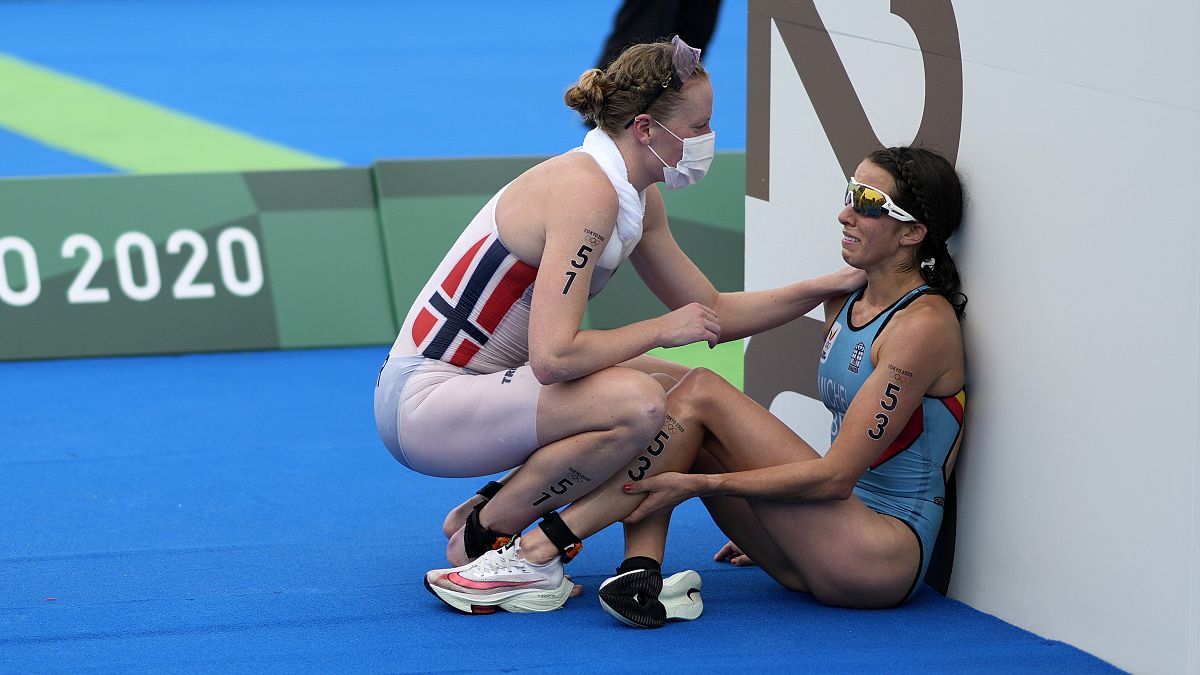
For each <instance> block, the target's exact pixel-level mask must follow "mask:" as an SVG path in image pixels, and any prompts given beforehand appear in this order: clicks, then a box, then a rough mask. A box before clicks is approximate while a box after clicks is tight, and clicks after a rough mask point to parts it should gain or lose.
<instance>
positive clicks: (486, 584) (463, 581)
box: [446, 572, 525, 591]
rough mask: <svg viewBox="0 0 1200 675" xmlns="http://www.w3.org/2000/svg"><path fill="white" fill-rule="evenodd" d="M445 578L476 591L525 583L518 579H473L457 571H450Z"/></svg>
mask: <svg viewBox="0 0 1200 675" xmlns="http://www.w3.org/2000/svg"><path fill="white" fill-rule="evenodd" d="M446 578H447V579H449V580H450V581H452V582H454V583H455V584H457V585H459V586H462V587H463V588H473V589H475V590H477V591H486V590H491V589H493V588H505V587H511V586H524V585H525V584H523V583H521V582H519V581H473V580H471V579H468V578H466V577H463V576H459V574H458V572H451V573H450V574H447V575H446Z"/></svg>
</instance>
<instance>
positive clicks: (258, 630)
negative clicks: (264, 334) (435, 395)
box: [0, 347, 1112, 673]
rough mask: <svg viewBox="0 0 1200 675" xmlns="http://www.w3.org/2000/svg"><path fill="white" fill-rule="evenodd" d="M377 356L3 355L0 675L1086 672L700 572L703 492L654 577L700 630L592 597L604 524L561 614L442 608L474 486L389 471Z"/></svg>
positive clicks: (953, 632)
mask: <svg viewBox="0 0 1200 675" xmlns="http://www.w3.org/2000/svg"><path fill="white" fill-rule="evenodd" d="M385 352H386V348H385V347H371V348H355V349H329V350H314V351H287V352H261V353H228V354H208V355H187V356H168V357H138V358H119V359H88V360H64V361H40V362H16V363H13V362H10V363H0V439H2V440H0V443H2V444H3V445H2V446H0V447H2V449H3V452H2V453H0V475H2V476H3V482H2V484H3V488H4V489H3V490H0V523H3V524H4V526H3V528H0V589H2V590H0V671H3V672H61V671H71V672H76V671H87V672H145V671H169V672H179V671H184V672H196V671H199V672H230V671H233V672H250V671H253V672H289V673H290V672H297V671H299V672H322V673H325V672H355V673H359V672H464V671H477V670H483V669H495V670H503V671H519V672H562V671H563V670H564V669H565V670H568V671H583V672H602V671H612V670H616V669H618V668H623V669H624V668H627V669H638V670H641V669H653V670H662V671H666V672H683V671H697V670H700V669H705V670H712V669H722V670H734V669H739V670H771V671H782V670H787V671H804V672H832V673H838V672H845V673H850V672H855V673H857V672H864V671H879V672H884V671H886V672H914V673H915V672H923V673H928V672H947V673H949V672H955V673H957V672H963V671H971V672H1005V673H1008V672H1062V673H1067V672H1070V673H1078V672H1104V671H1110V670H1112V669H1111V667H1110V666H1108V665H1107V664H1105V663H1104V662H1102V661H1100V660H1098V659H1096V658H1094V657H1092V656H1089V655H1088V654H1086V653H1084V652H1081V651H1079V650H1077V649H1075V648H1073V647H1071V646H1069V645H1066V644H1063V643H1060V642H1055V641H1051V640H1045V639H1042V638H1040V637H1038V636H1036V635H1033V634H1031V633H1028V632H1026V631H1023V630H1020V629H1018V628H1016V627H1014V626H1011V625H1009V624H1006V623H1004V622H1003V621H1000V620H999V619H997V618H995V617H992V616H989V615H987V614H983V613H981V612H978V611H976V610H973V609H971V608H970V607H967V606H966V605H963V604H961V603H959V602H956V601H953V600H948V599H946V598H942V597H941V596H939V595H937V594H936V593H934V592H933V591H932V590H930V589H928V588H926V589H925V590H924V591H923V592H921V593H920V594H919V595H918V596H917V597H916V598H915V600H914V601H913V602H911V603H910V604H908V605H906V606H904V607H901V608H899V609H895V610H887V611H854V610H841V609H832V608H828V607H823V606H821V605H819V604H817V603H816V602H814V601H813V600H812V599H811V598H810V597H808V596H806V595H801V594H796V593H792V592H789V591H786V590H784V589H782V588H781V587H779V586H778V585H776V584H775V583H774V582H772V581H771V580H770V579H769V578H767V577H766V575H765V574H763V573H762V572H761V571H760V570H758V569H739V568H732V567H728V566H718V565H717V564H716V563H713V562H712V561H711V556H712V554H713V552H715V550H716V549H717V548H719V547H720V545H721V544H722V543H724V539H723V538H722V536H721V534H720V532H719V531H718V530H717V529H716V528H715V526H714V525H713V524H712V522H711V520H709V519H708V517H707V514H706V513H705V512H704V510H703V508H702V507H700V506H699V505H698V503H696V502H689V503H687V504H685V505H683V506H682V507H680V508H679V509H678V510H677V511H676V514H677V515H676V519H675V522H674V523H673V526H672V532H671V537H670V541H669V553H668V559H667V561H666V568H667V569H668V570H677V569H682V568H685V567H691V568H694V569H697V570H698V571H700V573H701V574H702V576H703V578H704V597H705V601H706V609H705V613H704V615H703V616H702V617H701V618H700V619H699V620H697V621H694V622H690V623H679V624H672V625H669V626H667V627H665V628H663V629H661V630H657V631H643V630H636V629H631V628H627V627H625V626H622V625H620V624H618V623H617V622H616V621H614V620H613V619H612V618H611V617H609V616H608V615H607V614H605V613H604V612H603V611H601V609H600V607H599V605H598V603H597V600H596V596H595V589H596V587H597V586H598V585H599V583H600V582H601V581H602V580H603V579H604V578H605V577H607V576H609V575H610V574H611V573H612V569H613V568H614V567H615V565H616V564H617V563H618V562H619V561H620V558H621V537H620V532H619V531H618V530H617V529H616V528H610V529H609V530H606V531H604V532H602V533H600V534H599V535H597V536H596V537H594V538H593V539H590V540H589V541H588V545H587V549H586V550H585V552H584V553H583V554H582V555H581V556H580V557H579V558H578V559H577V560H576V561H574V562H573V563H571V567H570V572H571V573H573V574H574V576H575V577H576V580H577V581H579V582H581V583H583V584H584V585H585V587H586V588H587V592H586V593H585V595H584V596H582V597H579V598H575V599H573V600H571V601H570V602H569V603H568V604H567V606H566V607H565V608H564V609H563V610H561V611H558V612H554V613H551V614H538V615H517V614H507V613H500V614H496V615H492V616H467V615H462V614H458V613H455V612H453V611H451V610H449V609H448V608H446V607H445V606H443V605H442V604H441V603H440V602H438V601H437V600H436V599H435V598H433V597H432V596H431V595H429V593H428V592H427V591H426V590H425V588H424V587H423V585H422V583H421V578H422V574H423V573H424V571H425V570H427V569H429V568H433V567H440V566H443V564H444V557H443V553H444V546H445V540H444V538H443V537H442V535H441V531H440V525H441V521H442V518H443V516H444V514H445V512H446V510H447V509H448V508H449V507H451V506H453V505H454V504H456V503H458V502H459V501H460V500H462V499H463V498H465V496H466V495H469V494H470V493H471V492H473V491H474V489H475V488H476V487H478V484H479V483H480V481H478V480H449V479H434V478H429V477H425V476H421V475H418V474H415V473H412V472H410V471H408V470H407V469H404V468H403V467H402V466H401V465H400V464H398V463H397V462H396V461H395V460H394V459H392V457H391V456H390V455H389V454H388V452H387V450H386V449H384V448H383V446H382V444H381V443H380V442H379V439H378V437H377V436H376V435H375V430H374V425H373V421H372V413H371V410H372V403H371V397H372V386H373V384H374V379H375V373H376V371H377V369H378V366H379V363H380V362H381V361H382V358H383V355H384V353H385Z"/></svg>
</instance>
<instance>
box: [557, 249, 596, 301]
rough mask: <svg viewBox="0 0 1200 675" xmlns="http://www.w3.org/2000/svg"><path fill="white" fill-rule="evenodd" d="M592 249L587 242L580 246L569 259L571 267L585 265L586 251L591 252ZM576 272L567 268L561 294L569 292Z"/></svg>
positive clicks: (578, 267) (579, 268)
mask: <svg viewBox="0 0 1200 675" xmlns="http://www.w3.org/2000/svg"><path fill="white" fill-rule="evenodd" d="M593 250H594V249H593V248H592V247H591V246H588V245H587V244H583V245H582V246H580V247H579V252H578V253H576V254H575V259H573V260H572V261H571V267H574V268H575V269H577V270H581V269H583V268H584V267H586V266H587V264H588V253H591V252H592V251H593ZM577 274H578V272H575V271H574V270H567V283H566V285H564V286H563V292H562V294H563V295H566V294H567V293H568V292H570V290H571V284H573V283H575V276H576V275H577Z"/></svg>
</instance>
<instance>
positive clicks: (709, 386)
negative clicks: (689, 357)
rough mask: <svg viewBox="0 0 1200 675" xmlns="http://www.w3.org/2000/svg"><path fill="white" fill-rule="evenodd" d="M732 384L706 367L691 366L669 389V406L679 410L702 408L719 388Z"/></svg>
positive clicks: (705, 406) (706, 405) (709, 401)
mask: <svg viewBox="0 0 1200 675" xmlns="http://www.w3.org/2000/svg"><path fill="white" fill-rule="evenodd" d="M732 386H733V385H731V384H729V382H727V381H726V380H725V378H723V377H721V376H720V375H718V374H716V373H714V372H713V371H711V370H709V369H708V368H693V369H691V370H689V371H688V373H687V375H684V376H683V379H681V380H679V384H677V385H675V388H674V389H672V390H671V393H670V403H671V407H672V408H679V409H681V410H704V409H705V408H707V407H708V404H709V403H711V401H712V399H713V398H715V396H716V394H717V393H718V392H719V391H721V389H723V388H726V387H732Z"/></svg>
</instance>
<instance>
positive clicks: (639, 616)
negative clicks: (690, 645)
mask: <svg viewBox="0 0 1200 675" xmlns="http://www.w3.org/2000/svg"><path fill="white" fill-rule="evenodd" d="M600 606H601V607H603V608H604V611H606V612H608V613H609V614H611V615H612V616H613V617H614V618H615V619H616V620H617V621H620V622H621V623H623V624H625V625H627V626H633V627H635V628H659V627H661V626H662V625H663V624H665V623H666V622H667V621H670V620H673V619H675V620H683V621H687V620H691V619H695V618H696V617H698V616H700V613H701V612H703V611H704V600H702V599H701V598H700V575H699V574H697V573H696V572H694V571H693V570H685V571H683V572H678V573H676V574H672V575H671V576H669V577H667V579H666V580H665V581H664V580H663V578H662V573H661V572H659V571H658V570H630V571H629V572H625V573H624V574H618V575H617V576H615V577H610V578H608V579H605V581H604V583H602V584H600Z"/></svg>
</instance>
